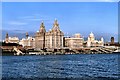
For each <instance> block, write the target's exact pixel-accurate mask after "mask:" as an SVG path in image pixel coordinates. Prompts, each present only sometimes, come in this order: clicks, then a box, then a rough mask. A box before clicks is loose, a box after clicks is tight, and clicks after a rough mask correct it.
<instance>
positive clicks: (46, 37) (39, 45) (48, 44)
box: [35, 20, 64, 49]
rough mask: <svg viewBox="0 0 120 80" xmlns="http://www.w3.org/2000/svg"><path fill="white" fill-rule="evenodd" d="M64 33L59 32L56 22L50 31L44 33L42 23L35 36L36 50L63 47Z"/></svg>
mask: <svg viewBox="0 0 120 80" xmlns="http://www.w3.org/2000/svg"><path fill="white" fill-rule="evenodd" d="M63 36H64V33H63V32H62V31H61V30H60V28H59V24H58V22H57V20H55V21H54V24H53V28H52V30H50V31H48V32H46V30H45V26H44V23H43V22H42V23H41V26H40V30H39V31H38V32H37V33H36V35H35V48H36V49H44V48H47V49H50V48H51V49H55V48H62V47H63Z"/></svg>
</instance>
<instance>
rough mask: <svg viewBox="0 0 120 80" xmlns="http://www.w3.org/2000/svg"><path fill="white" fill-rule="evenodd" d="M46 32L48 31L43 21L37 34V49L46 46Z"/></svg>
mask: <svg viewBox="0 0 120 80" xmlns="http://www.w3.org/2000/svg"><path fill="white" fill-rule="evenodd" d="M45 33H46V29H45V26H44V23H43V22H42V23H41V25H40V29H39V31H38V32H37V33H36V34H35V48H36V49H44V48H45Z"/></svg>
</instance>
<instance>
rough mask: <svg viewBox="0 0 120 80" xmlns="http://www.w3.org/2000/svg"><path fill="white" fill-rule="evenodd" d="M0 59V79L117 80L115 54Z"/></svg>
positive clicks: (116, 55) (116, 59)
mask: <svg viewBox="0 0 120 80" xmlns="http://www.w3.org/2000/svg"><path fill="white" fill-rule="evenodd" d="M2 59H3V63H2V77H3V79H5V78H6V79H8V78H9V79H10V78H16V79H20V78H31V79H34V78H36V79H38V78H77V79H81V78H82V79H83V78H89V79H93V78H95V79H97V78H105V79H111V80H114V79H118V54H78V55H39V56H3V57H2ZM101 80H102V79H101Z"/></svg>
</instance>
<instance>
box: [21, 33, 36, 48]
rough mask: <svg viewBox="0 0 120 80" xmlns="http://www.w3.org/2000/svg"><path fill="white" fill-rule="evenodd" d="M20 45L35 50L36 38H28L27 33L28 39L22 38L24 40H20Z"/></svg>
mask: <svg viewBox="0 0 120 80" xmlns="http://www.w3.org/2000/svg"><path fill="white" fill-rule="evenodd" d="M19 44H20V45H22V46H23V47H31V48H35V38H33V37H28V35H27V33H26V38H22V40H20V42H19Z"/></svg>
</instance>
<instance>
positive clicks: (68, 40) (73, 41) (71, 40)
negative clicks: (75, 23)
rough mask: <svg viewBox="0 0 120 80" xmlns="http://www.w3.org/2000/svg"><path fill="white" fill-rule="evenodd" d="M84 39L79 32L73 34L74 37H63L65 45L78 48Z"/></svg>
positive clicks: (81, 45)
mask: <svg viewBox="0 0 120 80" xmlns="http://www.w3.org/2000/svg"><path fill="white" fill-rule="evenodd" d="M83 42H84V39H83V38H82V37H81V36H80V34H75V35H74V37H65V47H69V48H71V49H78V48H82V47H83Z"/></svg>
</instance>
